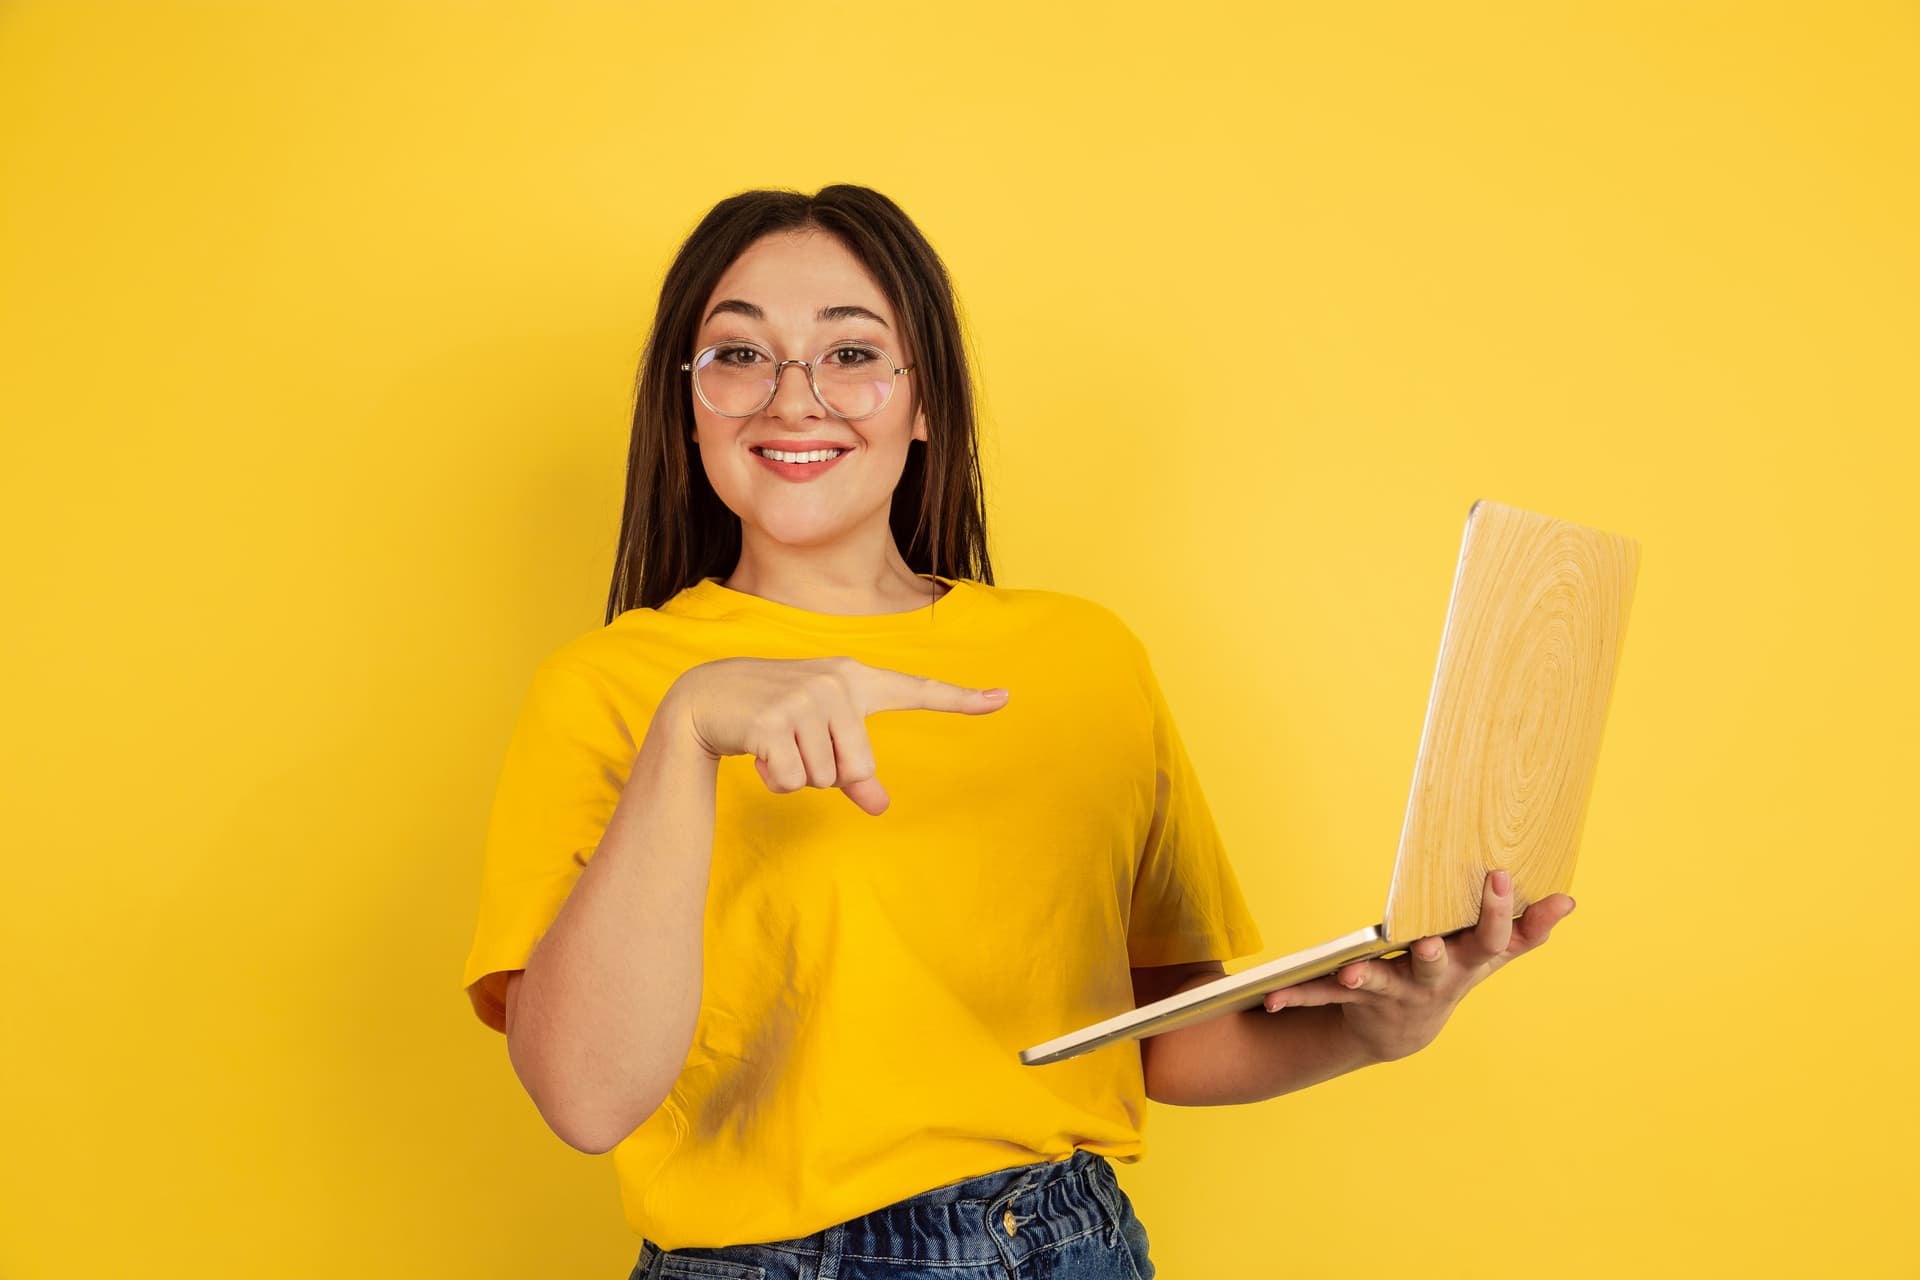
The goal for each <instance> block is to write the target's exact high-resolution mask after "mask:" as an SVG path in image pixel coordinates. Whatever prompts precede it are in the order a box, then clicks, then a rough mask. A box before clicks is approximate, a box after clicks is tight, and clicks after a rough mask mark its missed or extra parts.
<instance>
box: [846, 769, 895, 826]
mask: <svg viewBox="0 0 1920 1280" xmlns="http://www.w3.org/2000/svg"><path fill="white" fill-rule="evenodd" d="M840 790H842V791H844V792H846V794H847V799H849V800H851V801H853V802H854V803H855V804H857V805H859V806H860V807H861V808H862V809H865V810H866V811H867V812H868V813H870V814H872V815H873V816H874V817H876V818H877V817H879V816H880V815H881V814H883V813H885V812H886V811H887V805H888V804H890V803H892V802H891V801H890V800H889V799H888V797H887V789H886V788H885V787H883V786H881V785H880V779H878V778H862V779H860V781H858V782H849V783H848V784H847V785H846V786H844V787H842V788H840Z"/></svg>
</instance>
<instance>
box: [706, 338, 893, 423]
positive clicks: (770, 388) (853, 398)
mask: <svg viewBox="0 0 1920 1280" xmlns="http://www.w3.org/2000/svg"><path fill="white" fill-rule="evenodd" d="M790 364H797V365H799V366H800V367H801V368H803V369H805V370H806V371H807V381H808V382H810V383H812V384H813V394H814V398H815V399H817V400H819V402H820V403H821V404H822V405H823V406H825V408H826V410H827V412H828V413H831V414H833V415H834V416H835V417H839V418H847V419H849V420H857V419H860V418H871V417H872V416H873V415H874V414H876V413H878V412H880V411H881V410H882V409H884V408H886V407H887V401H888V400H890V399H892V398H893V381H894V378H895V377H896V376H897V375H899V374H902V373H906V372H907V371H908V370H910V369H912V368H913V366H912V365H910V364H909V365H902V366H900V367H899V368H895V367H894V364H893V357H892V356H890V355H888V354H887V353H886V352H885V351H883V350H881V349H880V348H879V347H876V346H874V345H872V344H871V343H867V342H841V343H836V344H835V345H834V346H832V347H831V348H829V349H828V350H826V351H822V352H821V353H820V354H819V355H818V356H816V357H815V358H814V359H812V360H775V359H774V358H773V352H771V351H769V350H767V349H766V348H765V347H763V346H761V345H760V344H759V343H757V342H747V341H744V340H742V339H739V338H731V339H728V340H727V341H725V342H717V343H715V344H714V345H713V346H711V347H708V348H707V349H706V350H704V351H702V352H701V353H700V354H699V355H697V356H695V357H694V358H693V361H692V363H690V364H683V365H681V366H680V369H681V372H683V373H692V374H693V391H694V394H695V395H697V396H699V397H700V403H701V404H704V405H706V406H707V408H709V409H711V410H713V411H714V412H715V413H717V414H719V415H720V416H721V417H723V418H751V417H752V416H753V415H754V414H756V413H758V412H760V411H761V410H762V409H764V408H766V407H767V406H768V405H770V404H772V403H773V395H774V392H775V391H776V390H777V389H778V388H779V386H780V374H781V372H782V371H783V370H784V369H785V368H786V367H787V366H788V365H790Z"/></svg>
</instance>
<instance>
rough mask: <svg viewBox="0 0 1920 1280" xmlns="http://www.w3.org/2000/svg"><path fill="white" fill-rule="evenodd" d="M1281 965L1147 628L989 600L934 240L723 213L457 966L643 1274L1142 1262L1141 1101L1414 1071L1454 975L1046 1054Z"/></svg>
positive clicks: (666, 329)
mask: <svg viewBox="0 0 1920 1280" xmlns="http://www.w3.org/2000/svg"><path fill="white" fill-rule="evenodd" d="M1496 901H1497V899H1496V898H1495V897H1493V896H1491V890H1490V896H1489V899H1488V902H1489V905H1492V904H1494V903H1496ZM1500 919H1501V920H1502V921H1504V920H1505V919H1506V915H1505V914H1504V913H1501V914H1500ZM1538 923H1539V922H1538V921H1536V925H1537V924H1538ZM1521 932H1523V931H1521V930H1516V934H1519V933H1521ZM1536 932H1538V933H1539V934H1540V936H1541V937H1544V930H1543V929H1536ZM1528 936H1531V935H1528ZM1439 941H1440V940H1439V939H1426V940H1423V943H1434V944H1437V943H1438V942H1439ZM1449 945H1450V946H1451V945H1452V944H1451V943H1449ZM1503 945H1504V943H1503ZM1528 945H1531V943H1529V944H1528ZM1263 946H1264V943H1263V942H1262V940H1261V937H1260V933H1259V930H1258V928H1257V927H1256V925H1255V923H1254V920H1253V918H1252V916H1251V915H1250V913H1249V911H1248V909H1247V905H1246V903H1245V900H1244V899H1243V897H1242V894H1241V891H1240V887H1239V885H1238V883H1237V881H1236V879H1235V875H1234V872H1233V869H1232V866H1231V864H1230V863H1229V861H1228V858H1227V856H1226V853H1225V851H1224V849H1223V848H1222V845H1221V841H1220V836H1219V832H1218V831H1217V829H1216V828H1215V826H1214V823H1213V819H1212V817H1211V815H1210V813H1209V812H1208V809H1207V804H1206V800H1205V798H1204V796H1203V794H1202V792H1201V789H1200V785H1199V782H1198V780H1197V778H1196V776H1195V774H1194V770H1193V766H1192V763H1191V761H1190V760H1189V758H1188V756H1187V753H1186V751H1185V749H1184V748H1183V746H1182V744H1181V741H1180V737H1179V734H1178V732H1177V730H1176V728H1175V726H1174V723H1173V720H1172V717H1171V715H1170V714H1169V711H1168V707H1167V703H1166V700H1165V698H1164V696H1163V694H1162V692H1161V689H1160V686H1159V684H1158V682H1157V681H1156V679H1155V677H1154V673H1153V669H1152V666H1151V664H1150V662H1149V660H1148V657H1147V654H1146V651H1145V649H1144V648H1143V646H1142V645H1141V642H1140V641H1139V639H1138V638H1137V637H1136V636H1135V635H1134V634H1133V632H1132V631H1130V630H1129V629H1128V628H1127V626H1126V625H1125V624H1124V623H1123V622H1122V621H1121V620H1120V619H1119V618H1118V617H1117V616H1116V615H1114V614H1113V613H1112V612H1110V611H1108V610H1107V609H1105V608H1103V607H1101V606H1099V605H1098V604H1095V603H1093V602H1091V601H1088V600H1085V599H1082V598H1080V597H1077V596H1074V595H1070V594H1066V593H1061V592H1054V591H1045V590H1037V589H1020V588H1011V587H1002V586H999V585H997V584H995V583H994V580H993V573H992V568H991V565H990V563H989V560H988V555H987V537H986V517H985V510H984V501H983V494H982V490H981V482H980V471H979V466H978V460H977V452H976V438H975V423H974V397H973V390H972V383H971V373H970V361H969V359H968V356H967V352H966V344H965V342H964V340H963V336H962V333H961V327H960V322H959V318H958V313H957V310H956V306H955V301H954V295H953V290H952V288H951V285H950V282H949V280H948V276H947V273H946V270H945V268H944V266H943V265H942V263H941V261H940V259H939V258H938V256H937V255H936V254H935V253H934V251H933V249H932V247H931V246H930V245H929V244H928V242H927V240H926V238H925V237H924V236H923V235H922V234H921V232H920V231H919V229H918V228H917V227H916V226H915V225H914V224H913V223H912V222H911V221H910V220H909V219H908V217H907V216H906V214H905V213H903V212H902V211H901V210H900V208H899V207H898V206H896V205H895V204H894V203H893V202H892V201H891V200H889V199H887V198H886V197H885V196H883V195H881V194H879V193H878V192H875V191H872V190H870V189H868V188H865V187H859V186H851V185H835V186H829V187H826V188H823V189H822V190H820V191H819V192H817V193H816V194H814V195H811V196H809V195H804V194H801V193H798V192H793V191H784V190H761V191H748V192H745V193H742V194H738V195H734V196H731V197H729V198H727V199H725V200H722V201H721V202H720V203H719V204H718V205H716V206H715V207H714V208H713V209H712V210H711V211H710V212H709V213H708V214H707V215H706V217H705V218H704V219H703V220H702V221H701V222H700V224H699V225H698V226H697V227H696V228H695V229H694V231H693V232H692V234H691V235H690V236H689V237H688V238H687V240H686V241H685V243H684V244H683V245H682V246H681V248H680V250H679V253H678V255H677V256H676V257H675V259H674V261H673V263H672V265H671V266H670V268H669V270H668V272H667V275H666V279H665V282H664V284H663V286H662V288H661V291H660V299H659V305H658V308H657V311H656V314H655V317H654V321H653V327H652V331H651V333H650V335H649V337H648V340H647V344H646V347H645V351H644V355H643V357H642V367H641V369H640V375H639V384H638V396H637V399H636V402H635V407H634V414H633V429H632V436H631V442H630V447H629V461H628V467H627V485H626V502H625V511H624V514H623V517H622V521H621V529H620V538H619V547H618V552H617V558H616V561H615V565H614V571H613V584H612V590H611V593H610V595H609V599H608V604H607V618H606V622H605V624H604V625H603V626H600V627H596V628H594V629H593V630H592V631H590V632H587V633H585V634H583V635H580V636H578V637H576V638H574V639H572V640H570V641H568V642H567V643H566V644H564V645H562V646H561V647H560V648H558V649H557V650H555V651H554V652H553V653H552V654H550V655H549V656H548V657H547V658H546V659H545V660H544V661H543V662H542V663H540V664H539V666H538V668H537V669H536V671H535V672H534V675H533V677H532V681H531V685H530V688H529V689H528V691H527V694H526V697H525V699H524V702H523V705H522V708H521V712H520V716H519V719H518V721H517V723H516V725H515V727H514V731H513V736H512V739H511V741H510V743H509V746H508V749H507V754H506V760H505V764H504V766H503V769H502V771H501V775H500V779H499V783H498V789H497V792H496V796H495V800H494V804H493V809H492V814H491V818H490V822H489V827H488V836H487V846H486V851H485V860H484V870H483V876H482V892H481V901H480V911H479V922H478V927H477V929H476V933H475V937H474V942H473V946H472V950H471V953H470V954H469V956H468V959H467V963H466V970H465V975H464V979H463V984H464V985H465V987H466V990H467V993H468V995H469V997H470V999H471V1000H472V1003H473V1007H474V1009H475V1011H476V1013H478V1015H479V1016H480V1018H481V1019H482V1020H483V1021H484V1022H485V1023H486V1025H487V1026H489V1027H491V1028H493V1029H495V1030H497V1031H503V1032H504V1033H505V1035H506V1039H507V1048H508V1054H509V1057H510V1059H511V1061H512V1064H513V1067H514V1070H515V1072H516V1073H517V1074H518V1076H519V1078H520V1080H521V1081H522V1082H523V1084H524V1085H525V1087H526V1089H527V1092H528V1093H529V1095H530V1096H531V1097H532V1099H533V1101H534V1103H535V1105H536V1106H537V1107H538V1109H539V1111H540V1113H541V1115H542V1116H543V1117H544V1118H545V1119H546V1121H547V1123H548V1124H549V1125H550V1126H551V1127H552V1129H553V1130H554V1132H555V1133H556V1134H558V1135H559V1136H560V1137H561V1138H562V1139H563V1140H565V1141H566V1142H567V1143H569V1144H570V1145H572V1146H574V1147H575V1148H577V1149H579V1150H581V1151H585V1152H593V1153H604V1152H611V1153H612V1154H613V1162H614V1167H615V1171H616V1173H617V1175H618V1178H619V1184H620V1191H621V1196H622V1201H623V1205H624V1208H625V1212H626V1216H627V1219H628V1221H629V1223H630V1224H631V1225H632V1227H633V1228H634V1230H635V1231H636V1233H638V1234H639V1235H640V1236H641V1249H640V1255H639V1259H638V1261H637V1263H636V1264H635V1266H634V1268H633V1272H632V1275H633V1277H634V1278H635V1280H638V1278H640V1277H658V1276H676V1275H679V1276H694V1275H698V1276H705V1277H757V1278H760V1280H783V1278H787V1277H792V1278H795V1280H797V1278H799V1277H813V1276H816V1275H822V1274H825V1275H838V1276H840V1277H843V1278H845V1280H868V1278H871V1277H886V1278H887V1280H916V1278H917V1277H923V1276H939V1277H942V1280H971V1278H973V1277H989V1276H999V1277H1009V1276H1020V1275H1031V1274H1045V1275H1057V1276H1062V1277H1085V1278H1087V1280H1093V1278H1094V1277H1129V1278H1132V1280H1140V1278H1142V1277H1148V1276H1151V1275H1152V1274H1153V1273H1154V1264H1153V1263H1152V1262H1151V1261H1150V1260H1149V1258H1148V1252H1147V1235H1146V1231H1145V1229H1144V1228H1143V1227H1142V1225H1141V1223H1140V1221H1139V1219H1138V1218H1137V1217H1136V1216H1135V1215H1134V1213H1133V1208H1132V1205H1131V1203H1130V1202H1129V1201H1128V1199H1127V1197H1126V1195H1125V1194H1124V1193H1123V1192H1122V1191H1121V1189H1120V1187H1119V1185H1118V1182H1117V1181H1116V1179H1115V1177H1114V1172H1113V1168H1112V1164H1111V1162H1113V1161H1121V1162H1132V1161H1135V1160H1138V1159H1139V1158H1140V1157H1141V1155H1142V1153H1143V1152H1144V1150H1145V1145H1144V1142H1143V1140H1142V1129H1143V1125H1144V1121H1145V1118H1146V1103H1147V1101H1148V1100H1149V1099H1150V1098H1152V1099H1156V1100H1160V1101H1166V1102H1176V1103H1183V1104H1187V1105H1208V1104H1217V1103H1223V1102H1236V1101H1253V1100H1256V1099H1258V1098H1264V1097H1270V1096H1273V1095H1275V1094H1278V1093H1282V1092H1286V1091H1288V1090H1290V1089H1295V1088H1300V1087H1304V1086H1306V1085H1308V1084H1311V1083H1314V1082H1316V1081H1318V1080H1323V1079H1327V1078H1330V1077H1331V1076H1334V1075H1337V1074H1340V1073H1341V1072H1344V1071H1349V1070H1353V1069H1355V1068H1356V1067H1359V1066H1364V1065H1367V1064H1368V1063H1371V1062H1376V1061H1384V1060H1386V1059H1387V1058H1390V1057H1393V1056H1399V1055H1400V1053H1402V1052H1411V1050H1412V1048H1414V1047H1418V1045H1417V1043H1415V1042H1416V1041H1419V1042H1424V1041H1423V1040H1422V1039H1421V1037H1422V1036H1424V1037H1425V1038H1429V1039H1430V1038H1431V1033H1432V1031H1434V1030H1437V1028H1438V1025H1439V1021H1438V1020H1437V1019H1439V1018H1444V1009H1442V1008H1441V1006H1442V1005H1444V1004H1445V1003H1446V1001H1444V1000H1440V999H1439V998H1438V997H1436V996H1434V995H1433V994H1432V992H1433V991H1435V990H1438V991H1442V992H1445V993H1446V994H1447V995H1448V996H1450V997H1451V996H1453V994H1454V992H1456V991H1457V990H1458V989H1460V982H1461V981H1462V980H1463V979H1462V978H1460V977H1458V976H1455V977H1450V978H1448V980H1447V982H1445V983H1442V984H1440V985H1439V986H1437V987H1436V986H1434V984H1431V983H1430V984H1428V989H1427V990H1426V991H1425V992H1424V993H1419V992H1416V993H1415V995H1414V996H1412V997H1409V996H1408V994H1407V993H1408V992H1409V991H1413V990H1414V986H1415V980H1414V978H1412V977H1408V976H1405V975H1406V973H1407V971H1408V969H1409V967H1410V966H1411V965H1412V964H1414V963H1416V958H1415V957H1413V956H1410V957H1408V958H1406V959H1405V960H1403V961H1396V962H1391V963H1390V962H1384V961H1378V960H1376V961H1370V962H1367V963H1366V964H1364V965H1360V966H1355V967H1354V968H1353V969H1352V970H1351V971H1349V972H1348V974H1347V976H1352V974H1355V973H1358V974H1361V975H1362V976H1363V986H1362V987H1359V988H1353V989H1348V988H1345V987H1335V986H1334V985H1333V979H1332V978H1328V979H1323V980H1320V981H1321V983H1322V984H1324V985H1321V986H1319V987H1317V988H1316V987H1315V984H1307V985H1306V986H1303V987H1301V988H1297V989H1294V994H1295V996H1296V997H1297V999H1296V1002H1297V1003H1298V1004H1299V1005H1300V1006H1301V1007H1298V1008H1296V1009H1294V1010H1293V1011H1291V1012H1290V1013H1289V1014H1288V1015H1287V1016H1286V1017H1275V1018H1267V1017H1265V1016H1264V1015H1263V1014H1262V1013H1261V1012H1260V1011H1250V1012H1247V1013H1241V1014H1236V1015H1233V1016H1231V1017H1224V1018H1220V1019H1215V1020H1212V1021H1209V1022H1204V1023H1201V1024H1197V1025H1194V1026H1192V1027H1189V1028H1183V1029H1181V1030H1180V1031H1177V1032H1173V1033H1169V1034H1167V1035H1163V1036H1158V1037H1154V1038H1151V1039H1148V1040H1145V1041H1123V1042H1121V1043H1118V1044H1115V1045H1111V1046H1108V1047H1106V1048H1104V1049H1100V1050H1097V1051H1094V1052H1091V1053H1087V1054H1083V1055H1081V1056H1079V1057H1076V1058H1072V1059H1069V1060H1066V1061H1063V1062H1059V1063H1054V1064H1050V1065H1047V1066H1041V1067H1029V1066H1025V1065H1023V1064H1022V1063H1021V1062H1020V1061H1019V1060H1018V1056H1017V1055H1018V1051H1019V1050H1020V1049H1021V1048H1023V1047H1025V1046H1028V1045H1032V1044H1036V1043H1038V1042H1040V1041H1043V1040H1046V1039H1049V1038H1052V1037H1054V1036H1057V1035H1059V1034H1061V1033H1062V1032H1063V1031H1065V1030H1067V1029H1070V1028H1073V1027H1077V1026H1081V1025H1084V1024H1086V1023H1088V1022H1090V1021H1094V1020H1097V1019H1099V1018H1102V1017H1106V1016H1110V1015H1111V1014H1113V1013H1116V1012H1119V1011H1122V1010H1124V1009H1128V1008H1131V1007H1134V1006H1135V1005H1136V1004H1139V1003H1145V1002H1147V1001H1150V1000H1157V999H1160V998H1162V997H1163V996H1166V995H1168V994H1171V993H1173V992H1174V991H1177V990H1179V989H1182V988H1183V987H1185V986H1191V985H1193V984H1195V983H1197V982H1203V981H1206V980H1208V979H1210V978H1213V977H1216V976H1218V975H1219V974H1221V973H1222V972H1224V968H1223V966H1222V963H1221V962H1222V961H1224V960H1228V959H1233V958H1236V957H1240V956H1245V955H1251V954H1253V953H1255V952H1257V951H1259V950H1261V949H1262V947H1263ZM1419 949H1420V947H1419V944H1417V945H1416V951H1418V950H1419ZM1448 958H1449V957H1448V956H1446V955H1442V956H1438V957H1432V958H1430V957H1418V958H1417V963H1419V964H1421V965H1425V966H1427V969H1426V972H1428V973H1434V972H1438V971H1439V970H1437V969H1435V968H1434V966H1442V967H1444V966H1446V965H1447V963H1448ZM1466 959H1471V957H1467V956H1464V954H1456V955H1453V956H1452V960H1453V965H1454V970H1453V971H1449V972H1455V971H1459V970H1461V969H1462V968H1463V967H1464V961H1465V960H1466ZM1316 992H1317V994H1316ZM1316 1006H1317V1007H1316ZM1449 1007H1450V1006H1449ZM1349 1011H1354V1012H1353V1013H1349ZM1360 1013H1366V1014H1367V1015H1368V1017H1370V1018H1371V1020H1370V1021H1369V1020H1368V1018H1363V1017H1359V1016H1358V1015H1359V1014H1360ZM1283 1024H1284V1025H1283ZM1209 1028H1211V1030H1209Z"/></svg>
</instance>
